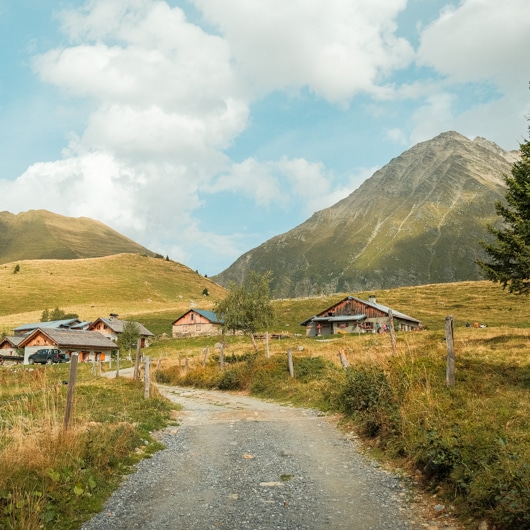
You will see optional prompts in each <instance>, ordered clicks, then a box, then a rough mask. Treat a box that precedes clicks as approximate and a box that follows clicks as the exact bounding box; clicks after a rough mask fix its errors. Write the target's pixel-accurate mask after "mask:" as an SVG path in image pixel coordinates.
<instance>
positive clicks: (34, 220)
mask: <svg viewBox="0 0 530 530" xmlns="http://www.w3.org/2000/svg"><path fill="white" fill-rule="evenodd" d="M124 252H130V253H133V254H146V255H148V256H154V255H155V253H154V252H152V251H150V250H148V249H146V248H145V247H143V246H142V245H139V244H138V243H136V242H135V241H132V240H131V239H129V238H128V237H125V236H123V235H122V234H120V233H119V232H116V231H115V230H113V229H112V228H110V227H108V226H107V225H105V224H103V223H101V222H99V221H95V220H94V219H89V218H87V217H65V216H64V215H59V214H55V213H52V212H48V211H46V210H30V211H28V212H22V213H19V214H17V215H14V214H12V213H10V212H0V263H9V262H11V261H14V260H33V259H65V260H66V259H77V258H94V257H101V256H110V255H114V254H121V253H124Z"/></svg>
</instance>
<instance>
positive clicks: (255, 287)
mask: <svg viewBox="0 0 530 530" xmlns="http://www.w3.org/2000/svg"><path fill="white" fill-rule="evenodd" d="M271 277H272V273H271V272H270V271H268V272H266V273H265V274H258V273H257V272H255V271H250V273H249V275H248V276H247V278H246V280H245V281H244V283H243V284H242V285H238V284H236V283H234V282H231V283H230V285H229V287H228V290H229V292H228V295H227V297H226V298H225V299H224V300H222V301H220V302H218V303H217V304H216V306H215V313H216V314H217V316H218V318H219V319H220V320H222V321H223V331H234V332H235V331H242V332H243V333H244V334H246V335H250V336H251V338H252V343H253V344H254V349H256V350H257V345H256V341H255V337H254V335H255V333H256V331H257V330H258V329H260V328H266V327H267V326H270V325H271V324H272V323H273V322H274V308H273V307H272V304H271V292H270V282H271Z"/></svg>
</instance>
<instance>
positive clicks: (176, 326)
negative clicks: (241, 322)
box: [171, 309, 223, 339]
mask: <svg viewBox="0 0 530 530" xmlns="http://www.w3.org/2000/svg"><path fill="white" fill-rule="evenodd" d="M171 327H172V336H173V338H175V339H176V338H183V337H204V336H206V337H209V336H211V335H220V334H221V332H222V327H223V321H222V320H220V319H218V318H217V315H216V314H215V313H214V312H213V311H207V310H205V309H190V310H189V311H186V313H184V314H183V315H182V316H180V317H179V318H177V320H175V321H174V322H172V323H171Z"/></svg>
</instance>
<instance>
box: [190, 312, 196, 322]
mask: <svg viewBox="0 0 530 530" xmlns="http://www.w3.org/2000/svg"><path fill="white" fill-rule="evenodd" d="M194 316H195V315H194V314H193V313H192V314H191V320H192V321H193V317H194Z"/></svg>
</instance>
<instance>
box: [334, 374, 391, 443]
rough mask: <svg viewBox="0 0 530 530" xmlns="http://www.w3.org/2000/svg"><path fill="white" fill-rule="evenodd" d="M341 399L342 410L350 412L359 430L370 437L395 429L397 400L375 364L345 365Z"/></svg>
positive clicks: (388, 432)
mask: <svg viewBox="0 0 530 530" xmlns="http://www.w3.org/2000/svg"><path fill="white" fill-rule="evenodd" d="M341 401H342V404H343V408H344V412H346V413H347V414H349V415H351V416H352V417H353V418H354V419H355V420H356V421H357V422H358V423H359V426H360V429H361V433H362V434H364V435H366V436H368V437H370V438H375V437H376V436H379V435H388V434H390V433H392V432H394V431H396V430H397V429H398V426H399V407H398V403H397V399H396V397H395V393H394V391H393V390H392V388H391V386H390V384H389V382H388V380H387V377H386V375H385V373H384V371H383V370H382V369H381V368H380V367H378V366H361V367H356V368H348V369H347V370H346V384H345V387H344V390H343V393H342V397H341Z"/></svg>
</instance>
